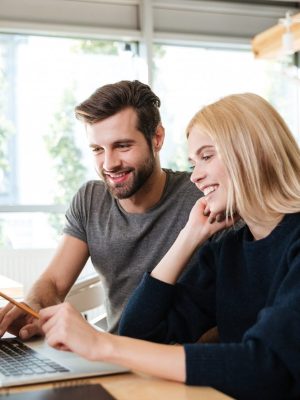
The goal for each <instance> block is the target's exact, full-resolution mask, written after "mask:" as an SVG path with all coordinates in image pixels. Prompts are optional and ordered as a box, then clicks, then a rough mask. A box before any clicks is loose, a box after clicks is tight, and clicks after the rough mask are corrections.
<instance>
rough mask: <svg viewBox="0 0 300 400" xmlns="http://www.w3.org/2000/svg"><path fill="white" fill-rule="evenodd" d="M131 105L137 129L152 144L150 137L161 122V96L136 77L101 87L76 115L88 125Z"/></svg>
mask: <svg viewBox="0 0 300 400" xmlns="http://www.w3.org/2000/svg"><path fill="white" fill-rule="evenodd" d="M128 107H132V108H133V109H134V110H135V111H136V114H137V125H138V126H137V129H138V130H139V131H140V132H142V133H143V134H144V136H145V138H146V140H147V142H148V144H149V146H150V147H151V139H152V138H153V136H154V134H155V131H156V128H157V126H158V124H159V123H160V121H161V119H160V113H159V107H160V99H159V98H158V97H157V96H156V95H155V94H154V93H153V92H152V90H151V89H150V87H149V86H148V85H145V84H144V83H141V82H139V81H137V80H135V81H120V82H116V83H112V84H109V85H104V86H102V87H100V88H99V89H97V90H96V91H95V92H94V93H93V94H92V95H91V96H90V97H89V98H88V99H87V100H85V101H84V102H83V103H81V104H79V105H78V106H77V107H76V108H75V115H76V117H77V118H78V119H80V120H82V121H84V122H86V123H88V124H94V123H96V122H99V121H102V120H104V119H106V118H108V117H111V116H112V115H115V114H116V113H118V112H119V111H121V110H123V109H125V108H128Z"/></svg>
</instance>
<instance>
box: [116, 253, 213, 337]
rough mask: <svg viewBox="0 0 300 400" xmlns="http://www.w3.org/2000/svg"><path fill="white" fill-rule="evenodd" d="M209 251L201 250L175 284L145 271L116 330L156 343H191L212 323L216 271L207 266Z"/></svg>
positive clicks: (125, 334)
mask: <svg viewBox="0 0 300 400" xmlns="http://www.w3.org/2000/svg"><path fill="white" fill-rule="evenodd" d="M208 246H209V245H208ZM212 254H213V253H211V251H210V250H209V249H208V248H207V249H203V250H202V249H201V252H199V259H200V260H199V262H197V263H196V264H195V265H194V266H192V267H191V268H190V269H189V270H188V271H187V273H186V274H184V275H183V276H182V279H181V280H180V281H179V282H178V283H177V284H176V285H170V284H167V283H165V282H162V281H160V280H158V279H155V278H153V277H151V276H150V275H149V274H145V275H144V277H143V279H142V281H141V282H140V284H139V286H138V287H137V288H136V290H135V291H134V293H133V294H132V296H131V297H130V299H129V302H128V304H127V306H126V307H125V310H124V312H123V315H122V318H121V321H120V325H119V333H120V334H121V335H124V336H130V337H135V338H139V339H146V340H150V341H153V342H159V343H174V342H176V343H185V342H189V343H191V342H195V341H197V340H198V339H199V338H200V336H201V335H202V334H203V333H204V332H206V331H207V330H208V329H209V328H211V327H213V326H215V325H216V319H215V314H216V312H215V274H214V272H213V271H212V270H211V268H210V267H209V266H208V265H209V260H208V259H209V258H210V257H211V256H212ZM210 264H211V263H210ZM200 265H201V266H200Z"/></svg>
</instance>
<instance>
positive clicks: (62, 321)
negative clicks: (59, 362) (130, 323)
mask: <svg viewBox="0 0 300 400" xmlns="http://www.w3.org/2000/svg"><path fill="white" fill-rule="evenodd" d="M40 318H41V319H40V321H41V325H42V330H43V332H44V334H45V337H46V341H47V343H48V344H49V345H50V346H52V347H54V348H56V349H58V350H65V351H73V352H75V353H77V354H79V355H80V356H82V357H84V358H87V359H88V360H100V359H103V358H105V350H106V348H107V346H108V345H109V342H108V340H106V335H108V334H106V333H101V332H98V331H96V329H94V328H93V327H92V326H91V325H89V324H88V323H87V322H86V320H85V319H84V318H83V317H82V315H81V314H80V313H79V312H78V311H77V310H75V309H74V308H73V307H72V306H71V304H69V303H62V304H59V305H56V306H52V307H47V308H44V309H43V310H41V311H40ZM100 340H101V343H99V342H100Z"/></svg>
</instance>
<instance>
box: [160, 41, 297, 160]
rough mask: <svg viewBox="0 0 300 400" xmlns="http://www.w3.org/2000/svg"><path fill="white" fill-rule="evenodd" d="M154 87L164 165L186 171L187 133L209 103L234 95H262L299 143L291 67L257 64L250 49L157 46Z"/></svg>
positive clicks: (276, 63)
mask: <svg viewBox="0 0 300 400" xmlns="http://www.w3.org/2000/svg"><path fill="white" fill-rule="evenodd" d="M155 54H156V56H155V81H154V89H155V90H156V92H157V93H158V94H159V95H160V97H161V100H162V117H163V122H164V125H165V127H166V128H167V132H166V145H165V146H164V150H163V152H162V156H163V165H166V166H170V167H173V168H187V162H186V148H185V145H186V141H185V136H184V130H185V127H186V125H187V123H188V121H189V120H190V119H191V117H192V116H193V115H194V114H195V113H196V112H197V111H198V110H199V109H200V108H201V107H202V106H204V105H205V104H208V103H210V102H213V101H215V100H217V99H219V98H220V97H223V96H226V95H228V94H232V93H239V92H254V93H257V94H260V95H261V96H263V97H265V98H266V99H268V100H270V101H271V103H273V105H274V106H275V107H276V108H277V109H278V111H279V112H280V113H281V115H282V116H283V117H284V118H285V119H286V121H287V123H288V124H289V126H290V128H291V130H292V132H293V133H294V135H295V136H296V137H298V140H299V142H300V132H299V102H298V96H299V85H295V78H292V77H291V76H290V75H289V74H288V72H289V73H290V72H291V71H292V69H293V68H292V67H289V66H287V65H286V64H284V63H280V62H274V61H258V60H255V59H254V58H253V55H252V53H251V52H250V51H238V50H235V51H233V50H226V49H222V50H220V49H206V48H201V47H180V46H156V48H155Z"/></svg>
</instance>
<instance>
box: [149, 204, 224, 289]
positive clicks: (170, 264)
mask: <svg viewBox="0 0 300 400" xmlns="http://www.w3.org/2000/svg"><path fill="white" fill-rule="evenodd" d="M205 211H206V203H205V199H204V198H203V197H202V198H201V199H199V200H198V201H197V202H196V204H195V205H194V207H193V208H192V210H191V212H190V216H189V219H188V222H187V224H186V225H185V227H184V228H183V229H182V230H181V232H180V233H179V235H178V237H177V239H176V240H175V242H174V244H173V245H172V247H171V248H170V249H169V251H168V252H167V253H166V255H165V256H164V257H163V258H162V260H161V261H160V262H159V263H158V265H157V266H156V267H155V268H154V269H153V271H152V272H151V276H153V277H154V278H156V279H159V280H161V281H163V282H166V283H170V284H174V283H176V282H177V279H178V277H179V276H180V275H181V273H182V271H183V270H184V269H185V267H186V265H187V263H188V261H189V260H190V258H191V257H192V255H193V253H194V252H195V250H196V249H197V248H198V247H199V246H201V245H202V244H203V243H204V242H205V241H206V240H207V239H209V238H210V237H211V236H212V235H214V234H215V233H216V232H218V231H220V230H222V229H224V228H226V227H229V226H230V225H232V224H231V222H229V221H226V220H222V221H220V222H219V221H217V219H216V218H215V216H213V215H212V214H209V215H208V216H207V215H204V214H206V213H205Z"/></svg>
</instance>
